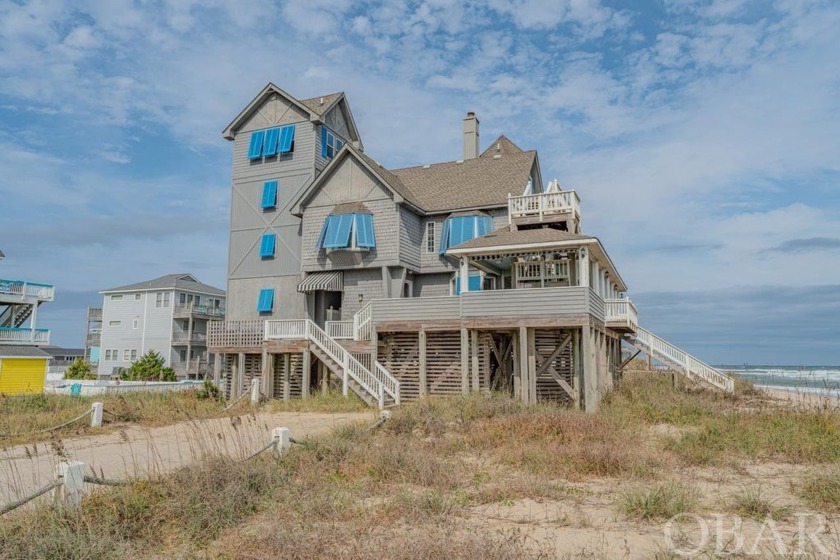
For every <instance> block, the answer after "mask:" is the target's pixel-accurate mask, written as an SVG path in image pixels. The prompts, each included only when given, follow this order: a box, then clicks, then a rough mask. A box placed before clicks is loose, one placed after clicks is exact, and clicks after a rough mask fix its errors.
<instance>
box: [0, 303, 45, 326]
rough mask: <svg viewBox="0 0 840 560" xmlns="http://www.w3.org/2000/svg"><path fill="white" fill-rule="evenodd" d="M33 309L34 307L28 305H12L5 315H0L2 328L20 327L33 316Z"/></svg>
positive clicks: (7, 308) (4, 311) (4, 312)
mask: <svg viewBox="0 0 840 560" xmlns="http://www.w3.org/2000/svg"><path fill="white" fill-rule="evenodd" d="M39 305H40V304H39ZM33 309H34V307H33V306H32V305H28V304H25V305H15V304H10V305H9V306H8V307H6V309H5V310H3V313H0V327H13V328H17V327H20V326H21V325H22V324H24V323H25V322H26V320H27V319H29V317H30V316H31V315H32V310H33Z"/></svg>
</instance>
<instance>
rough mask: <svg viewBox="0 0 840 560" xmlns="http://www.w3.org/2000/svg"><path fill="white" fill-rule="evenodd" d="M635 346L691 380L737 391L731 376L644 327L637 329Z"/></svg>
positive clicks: (725, 389) (727, 390) (728, 390)
mask: <svg viewBox="0 0 840 560" xmlns="http://www.w3.org/2000/svg"><path fill="white" fill-rule="evenodd" d="M633 345H634V346H636V348H639V349H640V350H642V351H644V352H647V353H648V355H651V356H653V357H654V358H656V359H661V360H663V361H665V362H668V363H670V364H671V365H674V366H676V367H678V368H679V370H680V371H682V372H683V373H685V375H686V376H687V377H689V378H692V377H693V378H698V379H700V380H701V381H704V382H706V383H708V384H710V385H712V386H714V387H717V388H718V389H722V390H724V391H726V392H729V393H732V392H734V391H735V380H734V379H732V378H731V377H730V376H728V375H726V374H725V373H722V372H720V371H718V370H716V369H715V368H713V367H712V366H710V365H708V364H705V363H703V362H701V361H700V360H698V359H697V358H695V357H694V356H692V355H691V354H689V353H688V352H685V351H683V350H680V349H679V348H677V347H676V346H674V345H673V344H670V343H669V342H667V341H665V340H663V339H661V338H659V337H658V336H656V335H655V334H653V333H652V332H650V331H648V330H645V329H643V328H642V327H639V326H637V327H636V336H635V341H634V342H633Z"/></svg>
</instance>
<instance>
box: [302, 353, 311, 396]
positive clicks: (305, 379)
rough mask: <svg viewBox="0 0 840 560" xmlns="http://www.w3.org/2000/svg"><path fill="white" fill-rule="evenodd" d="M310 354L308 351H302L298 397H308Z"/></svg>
mask: <svg viewBox="0 0 840 560" xmlns="http://www.w3.org/2000/svg"><path fill="white" fill-rule="evenodd" d="M311 377H312V354H311V353H310V352H309V350H304V351H303V374H302V379H301V387H300V397H301V398H302V399H305V398H307V397H309V385H310V384H311V383H312V380H311V379H310V378H311Z"/></svg>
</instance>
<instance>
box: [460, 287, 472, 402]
mask: <svg viewBox="0 0 840 560" xmlns="http://www.w3.org/2000/svg"><path fill="white" fill-rule="evenodd" d="M461 283H462V284H463V280H462V282H461ZM463 289H464V286H461V290H463ZM469 352H470V336H469V331H468V330H467V328H466V327H461V392H462V393H469V391H470V354H469Z"/></svg>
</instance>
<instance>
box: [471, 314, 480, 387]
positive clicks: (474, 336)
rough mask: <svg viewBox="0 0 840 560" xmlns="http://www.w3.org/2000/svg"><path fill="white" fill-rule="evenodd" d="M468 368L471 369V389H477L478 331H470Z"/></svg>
mask: <svg viewBox="0 0 840 560" xmlns="http://www.w3.org/2000/svg"><path fill="white" fill-rule="evenodd" d="M470 361H471V363H470V368H471V369H472V390H473V391H478V389H479V383H478V331H477V330H475V329H473V330H472V331H471V332H470Z"/></svg>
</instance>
